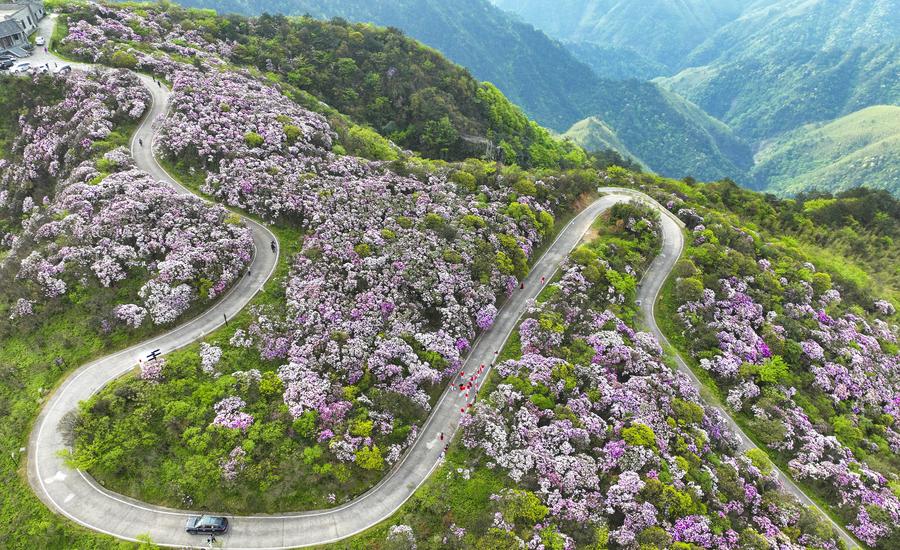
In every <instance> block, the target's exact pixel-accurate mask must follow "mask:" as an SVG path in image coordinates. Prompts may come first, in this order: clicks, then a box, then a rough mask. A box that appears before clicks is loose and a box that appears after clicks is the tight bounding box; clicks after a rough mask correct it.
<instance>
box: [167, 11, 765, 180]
mask: <svg viewBox="0 0 900 550" xmlns="http://www.w3.org/2000/svg"><path fill="white" fill-rule="evenodd" d="M184 3H185V4H186V5H191V6H201V7H209V8H214V9H217V10H220V11H222V12H227V11H229V10H232V9H234V10H239V11H241V12H244V13H247V12H249V13H256V14H258V13H261V12H264V11H269V12H281V13H287V14H297V15H300V14H303V13H311V14H314V15H318V16H340V17H346V18H348V19H351V20H362V21H373V22H375V23H377V24H380V25H390V26H393V27H398V28H400V29H403V30H404V31H405V32H407V33H408V34H409V35H410V36H412V37H414V38H416V39H419V40H422V41H423V42H425V43H426V44H428V45H430V46H432V47H435V48H437V49H439V50H440V51H441V52H444V53H445V54H446V55H447V56H448V57H449V58H450V59H452V60H453V61H455V62H457V63H461V64H463V65H464V66H466V67H469V68H470V69H471V70H472V71H473V73H474V74H475V76H476V77H478V78H480V79H483V80H488V81H490V82H492V83H493V84H495V85H496V86H497V87H499V88H500V89H501V90H502V91H503V92H504V93H506V94H507V95H509V97H510V98H511V99H512V100H513V101H515V102H516V103H517V104H519V105H521V106H522V108H523V109H524V110H525V112H527V113H528V114H529V115H531V116H533V117H534V118H535V119H536V120H537V121H538V122H539V123H541V124H545V125H547V126H548V127H550V128H553V129H555V130H558V131H565V130H566V129H568V128H569V127H570V126H571V125H572V124H574V123H576V122H577V121H579V120H582V119H584V118H586V117H589V116H598V117H600V118H601V119H603V121H604V122H605V123H606V124H607V125H609V126H610V127H611V128H614V129H615V131H616V132H617V134H620V135H619V139H620V140H621V141H622V143H624V144H625V146H626V147H627V148H628V149H629V150H631V151H632V152H633V153H634V154H636V155H638V156H640V157H641V158H642V159H643V160H644V161H645V162H646V163H647V165H648V166H649V167H650V168H651V169H653V170H656V171H658V172H660V173H663V174H669V175H672V176H677V177H681V176H685V175H692V176H695V177H698V178H701V179H716V178H720V177H733V178H740V177H742V176H743V175H744V174H745V171H746V168H747V167H749V164H750V154H749V149H748V148H747V147H746V146H744V144H743V143H742V142H741V140H740V139H738V138H736V137H735V136H733V135H732V134H731V133H730V132H729V131H728V130H727V128H725V127H724V126H723V125H722V124H721V123H720V122H718V121H716V120H715V119H713V118H712V117H710V116H708V115H706V114H705V113H703V112H702V111H701V110H699V109H696V108H694V107H692V106H688V105H687V103H686V102H684V101H683V100H681V99H680V98H677V97H675V96H674V94H670V93H667V92H666V91H664V90H661V89H660V88H659V87H658V86H656V85H654V84H649V83H643V82H638V81H613V80H607V79H602V78H599V77H597V76H596V75H594V74H593V72H592V71H591V70H590V68H588V67H587V66H586V65H584V64H582V63H580V62H578V61H577V60H575V59H574V57H572V55H571V54H570V53H569V52H567V51H565V50H564V49H563V48H562V47H561V46H560V44H559V43H557V42H555V41H553V40H550V39H549V38H547V36H546V35H544V34H543V33H541V32H539V31H535V30H534V29H533V28H532V27H531V26H529V25H524V24H522V23H519V22H517V21H515V20H513V19H511V18H510V16H508V15H506V14H504V13H503V12H502V11H500V10H499V9H498V8H496V7H494V6H491V5H490V4H489V3H488V2H487V1H486V0H453V1H452V2H449V3H447V2H433V1H431V0H407V1H404V2H375V3H373V2H363V1H360V0H342V1H340V2H328V3H319V2H307V1H305V0H289V1H287V2H268V1H265V2H245V1H241V2H236V3H233V4H229V3H224V4H223V3H220V2H208V1H207V0H187V1H186V2H184ZM267 20H268V19H267ZM261 36H263V37H265V36H266V34H265V32H263V33H261ZM285 43H287V44H293V41H291V40H288V41H287V42H286V41H285V37H283V36H280V37H278V39H277V42H276V43H275V44H273V45H272V48H273V49H274V50H275V51H278V50H280V49H282V48H284V44H285ZM301 47H302V44H301ZM354 49H355V48H348V49H346V50H344V51H347V52H352V51H354ZM270 57H273V56H271V55H270ZM278 58H279V56H278V55H275V56H274V57H273V59H278ZM264 63H265V58H260V66H263V65H262V64H264ZM336 84H338V88H337V89H338V90H343V88H342V84H341V83H336ZM341 93H343V92H341ZM350 95H351V96H352V95H353V94H350ZM326 97H327V95H326V96H323V99H324V100H325V101H328V99H326ZM463 99H464V98H463ZM465 103H466V101H463V102H462V105H465ZM370 107H372V105H371V104H370V103H368V102H367V103H363V104H361V105H360V108H364V109H369V108H370ZM347 110H349V109H347ZM642 149H643V150H642Z"/></svg>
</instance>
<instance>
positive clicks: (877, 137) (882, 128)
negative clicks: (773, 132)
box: [753, 105, 900, 195]
mask: <svg viewBox="0 0 900 550" xmlns="http://www.w3.org/2000/svg"><path fill="white" fill-rule="evenodd" d="M753 175H754V176H755V180H756V182H757V185H760V186H764V189H765V190H766V191H769V192H773V193H776V194H780V195H795V194H798V193H802V192H804V191H814V190H817V189H820V190H825V189H827V190H831V191H834V192H839V191H845V190H847V189H852V188H855V187H863V186H864V187H868V188H870V189H884V190H886V191H888V192H891V193H893V194H894V195H900V107H897V106H892V105H881V106H877V107H869V108H867V109H863V110H861V111H859V112H856V113H853V114H851V115H847V116H845V117H842V118H839V119H837V120H835V121H833V122H830V123H828V124H822V125H811V126H808V127H802V128H799V129H797V130H795V131H793V132H790V133H789V134H787V135H785V136H782V137H780V138H778V139H776V140H774V141H773V142H771V143H769V144H767V145H766V146H765V147H764V148H763V149H762V150H761V151H760V152H759V153H757V155H756V165H755V166H754V168H753Z"/></svg>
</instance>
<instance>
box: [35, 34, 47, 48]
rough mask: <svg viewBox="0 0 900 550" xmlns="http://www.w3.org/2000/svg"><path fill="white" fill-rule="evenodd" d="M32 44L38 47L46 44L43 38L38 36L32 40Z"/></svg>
mask: <svg viewBox="0 0 900 550" xmlns="http://www.w3.org/2000/svg"><path fill="white" fill-rule="evenodd" d="M34 43H35V44H36V45H38V46H43V45H44V44H46V43H47V41H46V40H44V37H43V36H38V37H37V38H36V39H35V40H34Z"/></svg>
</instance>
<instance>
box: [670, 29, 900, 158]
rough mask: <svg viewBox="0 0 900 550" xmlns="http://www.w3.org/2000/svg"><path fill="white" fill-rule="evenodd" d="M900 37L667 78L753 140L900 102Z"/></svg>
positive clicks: (757, 58)
mask: <svg viewBox="0 0 900 550" xmlns="http://www.w3.org/2000/svg"><path fill="white" fill-rule="evenodd" d="M898 74H900V42H898V43H895V44H890V45H883V46H872V47H869V48H863V47H858V48H854V49H852V50H849V51H843V50H829V51H825V52H816V51H799V50H785V51H783V52H780V53H779V52H772V54H771V55H769V54H768V53H760V54H759V55H748V56H745V57H741V58H740V59H737V60H735V61H731V62H728V63H722V64H713V65H707V66H702V67H696V68H691V69H686V70H684V71H682V72H681V73H679V74H678V75H676V76H674V77H671V78H667V79H663V80H661V81H660V83H661V84H662V85H664V86H666V87H667V88H669V89H671V90H673V91H675V92H676V93H678V94H680V95H683V96H684V97H686V98H688V99H690V100H691V101H693V102H694V103H696V104H697V105H699V106H700V107H701V108H703V109H704V110H705V111H706V112H707V113H709V114H711V115H712V116H714V117H717V118H719V119H721V120H723V121H724V122H725V123H727V124H728V125H729V126H731V127H732V128H733V129H734V131H735V132H737V133H738V134H739V135H741V136H743V137H746V138H747V139H750V140H760V139H766V138H769V137H772V136H776V135H778V134H780V133H783V132H786V131H789V130H792V129H794V128H797V127H799V126H802V125H804V124H808V123H812V122H822V121H828V120H832V119H835V118H838V117H840V116H843V115H846V114H849V113H852V112H854V111H857V110H859V109H862V108H864V107H868V106H870V105H878V104H900V78H898Z"/></svg>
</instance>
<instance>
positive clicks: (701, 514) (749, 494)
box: [463, 224, 837, 548]
mask: <svg viewBox="0 0 900 550" xmlns="http://www.w3.org/2000/svg"><path fill="white" fill-rule="evenodd" d="M648 225H649V227H653V225H652V224H648ZM645 233H651V234H652V230H651V231H646V230H645ZM584 256H585V254H584V253H583V252H580V253H579V251H576V252H575V253H574V254H573V260H574V259H579V258H580V259H581V261H582V264H579V263H575V262H574V261H573V262H571V263H570V264H569V266H568V267H567V268H566V269H565V271H564V273H565V274H564V275H563V277H562V278H561V279H560V281H559V282H558V283H556V284H555V285H553V287H554V291H553V292H552V293H550V298H549V299H548V300H547V301H545V302H543V303H541V304H539V305H536V306H535V307H534V308H532V310H531V311H529V313H528V318H527V319H526V320H525V321H524V322H523V323H522V324H521V326H520V329H519V336H520V339H521V341H522V355H521V357H520V358H518V359H512V360H508V361H504V362H503V363H500V364H499V365H497V374H498V378H499V379H500V381H499V382H498V383H497V385H496V387H495V388H494V389H493V390H492V391H491V393H490V395H489V396H488V397H487V398H486V399H484V400H482V401H480V402H478V403H477V404H476V405H475V407H474V408H473V410H472V412H471V413H470V414H469V415H466V416H465V417H464V419H463V427H464V443H465V445H466V447H468V448H470V449H472V450H473V451H475V452H476V456H478V455H481V456H483V459H482V460H483V461H485V462H486V463H487V466H488V467H489V468H501V469H502V470H503V471H505V472H506V473H507V475H508V476H509V478H510V479H511V480H512V481H513V482H515V483H516V484H517V485H518V486H520V487H522V488H523V489H524V491H520V492H519V493H518V494H512V495H511V494H506V495H496V499H497V502H498V511H497V516H496V519H495V522H494V529H495V530H496V531H499V532H502V533H506V535H505V536H506V537H508V538H511V539H519V541H520V544H523V545H524V544H537V543H541V544H544V545H545V546H546V545H547V544H548V542H549V541H550V540H558V541H560V544H561V546H560V547H574V546H575V545H577V544H585V543H587V542H592V543H598V542H600V541H604V542H605V541H606V540H607V539H608V541H609V543H610V544H615V545H617V546H618V547H623V548H637V547H638V546H641V547H643V545H646V544H651V541H652V544H654V545H655V544H661V545H666V547H667V545H670V544H672V543H675V542H681V543H686V544H688V543H689V544H691V545H693V546H692V547H701V548H746V547H766V546H769V545H771V546H776V547H800V546H804V545H809V546H815V547H820V548H836V547H837V541H836V537H835V535H834V534H833V533H832V532H831V530H830V528H828V527H827V524H825V523H824V521H822V520H819V519H816V518H815V516H814V515H812V514H811V513H810V512H809V511H807V510H805V509H804V507H803V506H802V505H800V503H799V502H797V501H795V500H793V499H792V498H789V497H787V496H786V495H785V494H783V493H781V492H780V488H779V486H778V483H777V481H776V480H775V478H774V476H773V475H772V470H771V465H770V464H769V463H768V462H767V460H766V459H765V458H764V457H760V456H757V455H755V454H754V455H747V456H743V455H738V454H736V453H735V449H736V441H735V440H734V439H733V436H732V434H731V433H730V432H729V431H728V429H727V427H726V425H725V422H724V419H722V418H721V417H720V416H719V415H718V414H717V412H716V411H715V410H714V409H707V408H705V407H704V406H702V404H701V403H700V401H699V396H698V394H697V390H696V388H695V387H694V386H693V385H692V384H691V382H690V381H689V380H688V379H687V377H685V376H684V375H682V374H679V373H676V372H674V371H672V370H671V369H669V368H668V367H667V366H666V365H664V364H663V362H662V359H661V354H662V350H661V348H660V346H659V344H658V343H657V342H656V340H655V339H654V338H653V337H652V336H651V335H649V334H647V333H642V332H637V331H635V330H633V329H632V328H630V327H629V326H628V324H627V323H626V322H624V321H623V320H622V319H621V318H619V317H618V316H617V315H615V314H614V313H612V312H610V311H609V310H604V309H603V308H604V307H605V306H607V305H615V303H616V300H615V299H613V300H608V299H606V297H605V292H598V290H603V291H605V290H606V289H605V288H603V289H594V288H593V287H594V286H595V285H597V284H599V283H600V281H599V280H598V279H597V276H596V275H591V278H593V279H594V280H596V281H597V282H595V283H593V284H591V283H590V282H588V281H587V280H586V279H585V277H584V276H583V274H584V273H585V272H588V273H590V272H591V271H592V270H600V271H606V272H607V274H606V277H607V278H609V277H610V276H611V274H610V273H608V272H609V271H610V270H611V269H610V267H609V265H608V263H605V261H604V260H603V259H602V258H594V259H593V262H594V263H587V264H586V265H585V262H584V258H583V257H584ZM613 277H614V276H613ZM754 357H755V356H754ZM523 509H527V510H530V512H529V513H523V512H522V510H523ZM529 537H530V538H529ZM757 544H758V545H760V546H754V545H757ZM653 547H656V546H653Z"/></svg>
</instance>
